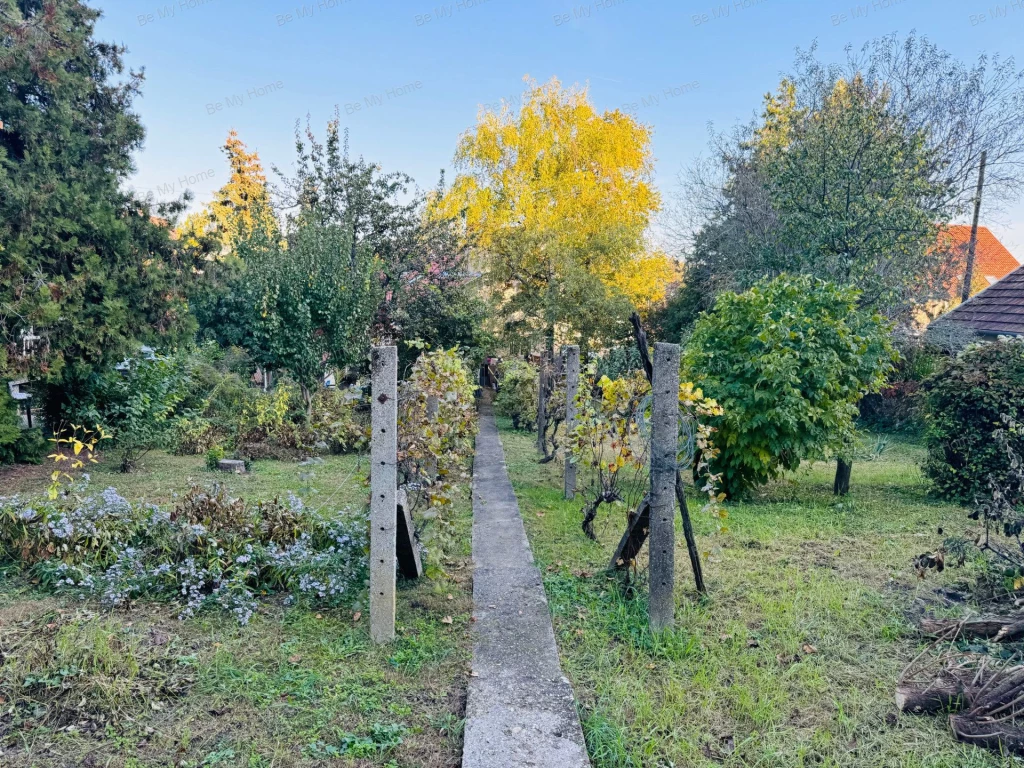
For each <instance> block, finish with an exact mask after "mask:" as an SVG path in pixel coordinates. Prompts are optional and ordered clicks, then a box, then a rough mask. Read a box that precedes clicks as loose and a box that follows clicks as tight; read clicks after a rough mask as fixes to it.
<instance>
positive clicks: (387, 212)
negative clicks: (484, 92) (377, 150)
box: [275, 116, 487, 370]
mask: <svg viewBox="0 0 1024 768" xmlns="http://www.w3.org/2000/svg"><path fill="white" fill-rule="evenodd" d="M295 146H296V155H297V162H296V170H295V172H294V174H293V175H285V174H283V173H282V172H281V171H280V170H278V169H276V168H275V171H276V172H277V174H278V176H279V177H280V182H281V184H280V193H281V194H280V203H281V206H282V210H283V212H284V213H285V214H286V216H287V217H288V219H289V221H290V222H291V224H292V226H295V225H297V224H299V223H302V222H313V223H315V224H318V225H321V226H327V225H330V226H335V227H338V228H340V229H341V230H343V231H344V232H345V233H346V234H347V236H348V237H349V247H350V248H351V250H352V251H353V253H354V252H355V251H357V250H360V249H361V250H365V251H366V252H367V253H369V254H371V255H372V256H374V257H375V258H376V260H377V278H376V279H377V282H378V284H379V286H380V292H379V293H378V295H377V306H376V308H375V310H374V315H373V321H372V322H373V333H374V335H375V336H377V337H382V338H390V339H393V340H395V341H405V342H411V341H414V340H419V341H422V342H425V343H426V344H427V345H428V346H429V347H430V348H432V349H449V348H451V347H453V346H461V347H467V348H473V347H479V346H481V345H483V344H486V336H485V334H483V332H482V326H483V320H484V317H485V316H486V313H487V309H486V307H485V305H484V304H483V302H482V301H481V299H480V297H479V294H478V291H477V282H478V280H477V278H476V277H475V276H474V275H473V273H472V270H471V269H470V266H469V252H468V249H467V248H466V247H465V245H463V244H462V243H461V241H460V237H459V231H458V229H457V227H456V225H455V222H454V220H453V219H452V218H451V217H447V216H444V215H441V214H440V212H439V211H438V210H437V209H436V208H429V207H428V199H429V198H430V197H431V195H427V194H423V193H421V192H419V191H418V190H417V189H416V186H415V183H414V181H413V179H412V178H410V177H409V176H408V175H406V174H404V173H399V172H383V171H382V170H381V168H380V166H378V165H377V164H375V163H371V162H368V161H367V160H365V159H364V158H362V157H358V158H357V157H354V156H353V155H352V154H351V153H350V150H349V146H348V136H347V134H346V133H345V132H343V131H342V129H341V123H340V118H338V117H337V116H335V118H334V119H333V120H331V121H330V122H329V123H328V124H327V130H326V137H325V138H324V139H323V140H321V139H320V138H318V137H317V135H316V133H315V132H314V131H313V130H312V128H311V127H310V126H309V125H307V126H306V129H305V131H304V132H303V133H300V132H299V131H296V137H295ZM441 192H443V177H442V182H441V185H440V186H439V191H438V194H440V193H441ZM399 350H400V352H399V354H400V356H401V359H400V363H401V365H402V369H403V370H405V369H406V368H407V367H408V366H410V365H412V363H413V362H414V360H415V359H416V347H414V346H410V345H409V344H399Z"/></svg>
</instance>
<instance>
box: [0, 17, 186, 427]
mask: <svg viewBox="0 0 1024 768" xmlns="http://www.w3.org/2000/svg"><path fill="white" fill-rule="evenodd" d="M99 15H100V14H99V12H98V11H96V10H94V9H92V8H89V7H87V6H86V5H85V4H84V3H83V2H81V1H80V0H59V1H57V2H54V0H46V1H45V2H44V0H2V1H0V80H2V82H3V84H4V85H3V87H2V88H0V119H2V120H3V129H2V130H0V341H2V344H3V350H4V354H3V358H2V360H0V372H2V373H4V374H5V375H10V374H11V373H13V372H15V371H24V372H27V373H30V374H31V375H34V376H37V377H39V378H40V379H41V380H42V381H44V382H45V383H46V385H47V397H46V401H47V402H46V405H47V408H48V411H49V414H50V416H51V418H54V417H58V416H59V415H60V409H61V406H62V405H64V404H67V403H68V402H70V401H73V400H74V399H75V398H77V397H80V396H82V394H83V393H84V392H85V391H86V390H87V387H88V380H89V377H90V376H91V375H92V373H94V372H95V371H96V370H97V368H98V367H101V366H104V365H106V364H109V363H110V362H112V361H115V360H119V359H122V358H123V357H124V356H125V355H126V354H130V353H131V352H132V351H133V349H134V347H135V345H136V344H137V343H138V342H139V341H150V342H155V343H158V344H162V345H166V344H168V343H169V342H170V341H171V340H172V339H174V338H175V336H176V334H177V333H178V332H180V331H181V330H183V329H184V328H186V326H187V310H186V305H185V303H184V301H183V300H182V298H181V290H180V288H181V281H182V280H183V279H185V275H186V274H187V271H188V270H186V269H184V268H183V265H181V264H180V263H179V262H178V261H177V260H176V251H175V247H174V244H173V242H172V241H171V239H170V229H169V226H168V224H169V221H168V220H167V217H169V216H173V215H175V213H176V211H177V210H178V207H176V206H174V205H172V206H164V207H161V208H160V209H159V210H153V209H152V206H151V204H150V203H148V202H146V201H141V200H138V199H136V198H135V197H133V196H132V195H131V194H129V193H127V192H125V191H123V190H122V188H121V187H122V182H124V181H125V179H126V178H127V177H128V176H129V175H130V174H131V173H132V171H133V170H134V167H133V161H132V153H133V152H134V151H135V150H137V149H139V148H140V147H141V146H142V142H143V138H144V136H145V132H144V129H143V127H142V124H141V122H140V120H139V117H138V115H136V114H135V113H134V112H133V111H132V103H133V101H134V99H135V97H136V96H137V95H138V94H139V92H140V88H141V85H142V81H143V73H141V72H133V71H126V70H125V67H124V63H123V61H122V55H123V54H124V52H125V51H124V48H122V47H120V46H117V45H112V44H109V43H104V42H100V41H97V40H95V39H93V28H94V25H95V22H96V19H97V18H98V17H99ZM30 331H34V333H30ZM32 336H35V337H38V339H35V340H34V341H32V342H31V343H26V338H29V339H31V337H32Z"/></svg>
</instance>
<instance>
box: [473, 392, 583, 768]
mask: <svg viewBox="0 0 1024 768" xmlns="http://www.w3.org/2000/svg"><path fill="white" fill-rule="evenodd" d="M489 394H490V393H485V398H486V397H487V395H489ZM473 470H474V477H473V562H474V565H475V570H474V572H473V606H474V615H475V617H476V623H475V625H474V628H475V629H474V638H473V673H474V675H475V676H474V677H472V678H471V679H470V683H469V702H468V705H467V712H466V738H465V747H464V749H463V758H462V765H463V768H506V767H508V768H512V767H513V766H514V767H515V768H520V766H531V767H533V768H584V767H586V768H589V766H590V760H589V759H588V758H587V750H586V747H585V746H584V742H583V730H582V729H581V728H580V721H579V717H578V716H577V714H576V706H575V703H574V699H573V692H572V686H571V685H570V684H569V681H568V680H566V679H565V677H564V676H563V675H562V669H561V666H560V665H559V662H558V651H557V649H556V647H555V634H554V631H553V630H552V628H551V613H550V611H549V610H548V604H547V599H546V598H545V596H544V586H543V584H542V582H541V576H540V571H539V570H537V566H536V565H535V564H534V562H533V553H532V552H531V551H530V543H529V542H528V541H527V539H526V531H525V530H524V528H523V520H522V518H521V517H520V515H519V505H518V504H517V503H516V497H515V494H514V493H513V492H512V484H511V483H510V482H509V479H508V472H507V471H506V469H505V453H504V451H503V450H502V447H501V440H500V439H499V438H498V430H497V427H496V425H495V423H494V411H493V409H492V407H491V404H490V400H489V398H488V399H485V400H484V401H483V402H482V403H481V407H480V434H479V436H478V437H477V443H476V461H475V463H474V466H473Z"/></svg>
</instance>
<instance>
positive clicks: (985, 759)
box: [502, 424, 1022, 768]
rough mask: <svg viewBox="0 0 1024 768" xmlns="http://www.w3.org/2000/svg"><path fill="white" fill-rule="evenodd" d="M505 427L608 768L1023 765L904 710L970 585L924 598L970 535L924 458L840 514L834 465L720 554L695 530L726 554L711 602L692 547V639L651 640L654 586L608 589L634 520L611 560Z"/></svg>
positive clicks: (799, 482)
mask: <svg viewBox="0 0 1024 768" xmlns="http://www.w3.org/2000/svg"><path fill="white" fill-rule="evenodd" d="M503 426H504V427H506V429H503V432H502V440H503V443H504V446H505V452H506V459H507V462H508V468H509V472H510V475H511V477H512V483H513V486H514V487H515V490H516V494H517V495H518V497H519V502H520V505H521V509H522V512H523V517H524V518H525V521H526V527H527V531H528V534H529V537H530V542H531V544H532V546H533V551H534V553H535V555H536V558H537V561H538V564H539V566H540V567H541V569H542V572H543V573H544V581H545V587H546V589H547V594H548V598H549V602H550V605H551V610H552V612H553V614H554V621H555V634H556V637H557V640H558V644H559V650H560V653H561V656H562V664H563V668H564V671H565V672H566V674H567V675H568V676H569V678H570V679H571V680H572V682H573V685H574V686H575V691H576V695H577V697H578V698H579V700H580V704H581V707H582V712H581V714H582V718H583V727H584V731H585V735H586V739H587V744H588V747H589V750H590V754H591V758H592V760H593V763H594V766H595V768H613V767H614V768H619V767H621V766H637V767H638V768H640V767H641V766H642V767H643V768H648V767H650V766H675V767H676V768H682V767H683V766H687V768H689V767H690V766H720V765H724V766H764V768H769V767H770V768H781V767H783V766H785V767H788V766H844V767H845V766H858V767H860V766H863V767H864V768H866V767H867V766H872V768H874V767H879V768H880V767H882V766H885V767H886V768H890V767H891V768H896V767H897V766H898V767H900V768H940V767H941V768H970V767H973V766H978V767H980V766H1002V765H1008V764H1022V763H1016V762H1008V761H1007V760H1006V759H1005V758H1001V757H999V756H997V755H994V754H991V753H989V752H985V751H982V750H978V749H975V748H972V747H966V746H963V745H961V744H958V743H956V742H955V741H954V740H953V738H952V736H951V735H950V732H949V730H948V728H947V726H946V722H945V718H944V717H942V716H936V717H919V716H913V715H900V714H899V713H898V712H897V710H896V706H895V704H894V701H893V694H894V691H895V684H896V680H897V677H898V676H899V674H900V672H901V671H902V669H903V668H904V666H905V665H906V664H907V663H908V662H909V661H910V659H912V658H913V657H914V656H915V655H916V653H917V651H918V650H919V649H920V648H921V647H922V646H921V641H920V640H919V639H918V638H916V637H915V635H914V632H913V624H912V618H913V616H914V615H919V614H920V613H921V612H922V611H924V610H933V609H934V610H939V609H936V606H939V605H940V604H941V601H940V600H939V599H938V598H937V595H936V589H937V588H939V587H941V586H942V585H944V584H948V583H952V582H956V581H958V580H963V579H965V578H967V577H968V575H969V574H968V573H966V572H965V571H963V570H960V571H957V570H952V569H949V570H947V571H946V573H945V574H943V575H941V576H935V575H931V576H929V578H928V579H927V580H925V581H920V580H919V579H918V578H917V576H916V574H915V573H914V571H913V569H912V567H911V560H912V558H913V557H914V556H915V555H917V554H920V553H921V552H925V551H929V550H931V549H934V548H935V546H936V545H937V544H938V543H939V542H940V541H941V539H942V536H940V535H939V534H938V529H939V527H940V526H941V527H944V528H945V530H946V531H947V532H954V531H956V532H959V531H961V530H963V529H964V528H966V524H967V522H968V521H967V520H966V516H965V514H964V511H963V510H961V509H959V508H957V507H955V506H951V505H946V504H937V503H934V502H932V501H930V500H929V499H928V498H927V497H926V495H925V488H924V483H923V480H922V478H921V475H920V472H919V471H918V469H917V462H918V461H919V459H920V458H921V454H922V451H921V449H920V448H919V447H918V446H915V445H912V444H908V443H902V442H897V441H894V442H892V443H890V445H889V447H888V449H887V450H886V451H885V452H884V453H883V454H882V456H881V458H879V459H876V460H875V461H872V462H862V463H859V464H856V465H855V466H854V473H853V485H852V493H851V495H850V497H849V498H847V499H845V500H842V501H837V500H836V499H835V498H834V497H833V496H832V494H831V489H832V474H833V472H834V465H819V466H814V467H811V468H809V469H807V470H801V471H800V472H798V473H796V474H794V475H793V476H791V477H788V478H786V480H785V481H782V482H778V483H776V484H774V485H772V486H771V487H770V488H768V489H767V490H766V492H765V493H764V494H763V495H762V497H761V498H758V499H757V500H755V501H752V502H749V503H737V504H731V505H729V513H730V519H729V520H728V521H727V522H728V525H729V528H730V530H729V532H728V533H726V534H720V535H715V536H713V537H712V536H710V532H711V531H712V530H714V527H713V525H712V523H711V521H710V520H708V519H706V518H701V517H700V515H697V520H696V521H695V524H696V526H697V530H698V536H699V538H700V541H701V545H702V547H705V546H707V547H711V548H713V549H714V550H715V551H714V554H713V555H712V557H711V559H710V561H706V563H705V575H706V577H707V580H708V586H709V590H710V596H709V598H708V599H707V600H706V601H704V602H701V601H698V600H696V599H695V593H694V591H693V586H692V576H691V573H690V569H689V565H688V560H687V557H686V549H685V545H684V544H683V540H682V533H681V531H679V532H678V533H677V541H678V542H679V549H678V551H677V557H676V563H677V614H676V615H677V623H676V629H675V631H673V632H669V633H666V634H664V635H662V636H652V635H651V634H650V632H649V631H648V629H647V616H646V602H645V595H646V586H645V585H641V586H640V588H639V589H638V590H637V594H638V596H637V597H636V598H634V599H629V598H627V597H625V596H624V589H623V586H622V584H621V582H620V580H619V579H618V578H616V577H612V576H609V575H608V574H607V573H606V572H605V568H606V566H607V564H608V562H609V560H610V558H611V554H612V551H613V549H614V545H615V544H616V543H617V540H618V536H619V534H620V533H621V531H622V530H623V528H624V525H625V510H624V509H623V508H619V509H617V510H614V511H610V510H602V512H601V516H602V517H599V521H601V520H602V518H603V523H602V524H601V525H599V526H598V532H599V534H600V538H601V543H600V544H595V543H593V542H591V541H590V540H588V539H587V538H585V537H584V535H583V533H582V531H581V530H580V521H581V519H582V515H581V508H582V506H583V503H582V501H579V500H577V501H575V502H565V501H563V500H562V497H561V478H560V471H561V470H560V468H559V467H558V466H556V465H554V464H549V465H546V466H541V465H538V464H537V461H536V450H535V448H534V443H533V439H532V437H531V436H529V435H525V434H522V433H515V432H512V431H510V430H508V429H507V427H508V425H507V424H505V425H503ZM699 508H700V503H699V500H698V499H697V497H696V495H694V496H693V503H692V504H691V509H692V510H699ZM676 522H677V528H679V527H680V526H679V520H678V518H677V521H676Z"/></svg>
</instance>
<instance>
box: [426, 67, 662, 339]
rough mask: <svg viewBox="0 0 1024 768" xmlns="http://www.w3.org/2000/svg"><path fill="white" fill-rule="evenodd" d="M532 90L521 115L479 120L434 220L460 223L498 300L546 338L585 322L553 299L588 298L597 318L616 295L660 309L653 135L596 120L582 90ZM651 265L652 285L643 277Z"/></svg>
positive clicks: (551, 85)
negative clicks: (534, 322)
mask: <svg viewBox="0 0 1024 768" xmlns="http://www.w3.org/2000/svg"><path fill="white" fill-rule="evenodd" d="M526 82H527V87H526V92H525V94H524V96H523V100H522V106H521V107H520V108H519V109H518V110H514V109H512V107H511V106H510V105H507V104H505V105H503V106H502V107H501V108H500V109H499V110H497V111H494V110H486V109H485V110H481V112H480V114H479V116H478V119H477V124H476V126H475V127H474V128H472V129H470V130H469V131H467V132H466V133H465V134H464V135H463V136H462V138H461V139H460V141H459V144H458V149H457V151H456V155H455V164H456V166H457V168H458V170H459V175H458V176H457V177H456V179H455V181H454V183H453V184H452V186H451V188H450V189H449V190H448V191H447V192H446V193H445V194H444V195H443V196H441V197H439V198H438V199H437V200H435V201H434V205H435V206H436V208H437V211H438V213H440V214H441V215H445V216H450V217H459V218H460V219H461V221H462V222H463V223H464V227H465V234H466V237H467V239H468V240H469V241H470V242H471V243H472V244H473V245H474V246H475V247H476V249H477V251H478V253H479V254H480V256H481V257H482V258H481V263H482V264H483V265H484V266H485V267H486V268H487V270H488V274H489V277H490V278H491V280H492V282H493V283H494V284H495V285H496V287H497V288H498V291H496V294H500V293H501V292H503V291H504V292H505V293H506V295H509V294H508V292H509V291H511V292H512V293H513V294H514V295H515V297H516V301H515V302H511V303H510V308H511V307H512V306H513V305H514V307H515V309H516V311H517V312H520V313H522V312H524V311H525V312H526V314H527V315H531V314H534V315H536V316H537V317H538V322H539V323H541V324H543V325H545V326H547V327H548V328H551V327H552V323H555V324H563V323H564V324H568V325H569V326H572V325H573V324H574V322H576V323H578V322H581V321H580V320H579V318H580V317H583V316H584V315H586V312H578V313H576V317H571V316H565V313H561V312H558V311H553V310H552V308H551V304H552V301H553V300H555V299H553V298H552V297H553V296H556V295H562V296H567V295H572V296H573V297H574V299H575V298H576V297H578V296H580V295H582V296H586V297H591V298H592V303H593V304H594V308H595V309H596V307H597V304H598V303H599V302H602V301H606V300H608V298H609V297H611V296H614V295H619V294H620V292H621V293H625V294H626V295H628V296H629V297H630V298H631V299H632V300H633V301H634V302H636V303H638V304H639V305H644V304H649V303H650V302H651V301H656V300H657V298H656V297H657V296H659V295H663V292H664V288H665V283H664V281H663V280H662V278H667V277H668V271H667V270H666V269H665V266H666V264H665V262H664V261H663V260H661V259H660V258H657V257H650V256H644V253H645V250H644V242H643V241H644V234H645V232H646V230H647V227H648V225H649V223H650V218H651V216H652V214H653V213H654V212H656V211H657V210H658V208H659V206H660V203H661V200H660V197H659V194H658V192H657V190H656V189H655V188H654V184H653V163H654V157H653V154H652V151H651V128H650V127H648V126H646V125H643V124H641V123H639V122H637V121H636V120H635V119H634V118H633V117H632V116H630V115H628V114H625V113H623V112H621V111H619V110H612V111H607V112H600V113H599V112H598V111H597V110H595V109H594V107H593V105H592V104H591V103H590V99H589V97H588V93H587V89H586V88H584V87H580V86H577V85H574V86H571V87H563V86H562V84H561V83H560V82H559V81H558V80H557V79H552V80H551V81H549V82H547V83H545V84H539V83H537V82H536V81H533V80H530V79H529V78H527V80H526ZM651 267H654V268H656V274H655V275H653V276H651V278H650V279H649V280H648V279H647V277H646V276H638V275H637V274H636V273H637V272H642V271H645V270H646V269H648V268H651ZM591 281H594V282H591ZM653 283H658V286H657V287H656V288H654V289H652V288H651V284H653ZM555 286H558V287H555ZM595 288H596V290H595ZM601 293H603V294H605V295H604V296H601V295H599V294H601ZM530 307H533V310H532V311H531V309H529V308H530ZM591 314H592V315H593V314H594V313H591ZM598 314H599V313H598ZM542 315H543V319H540V317H541V316H542ZM549 332H550V331H549Z"/></svg>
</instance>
